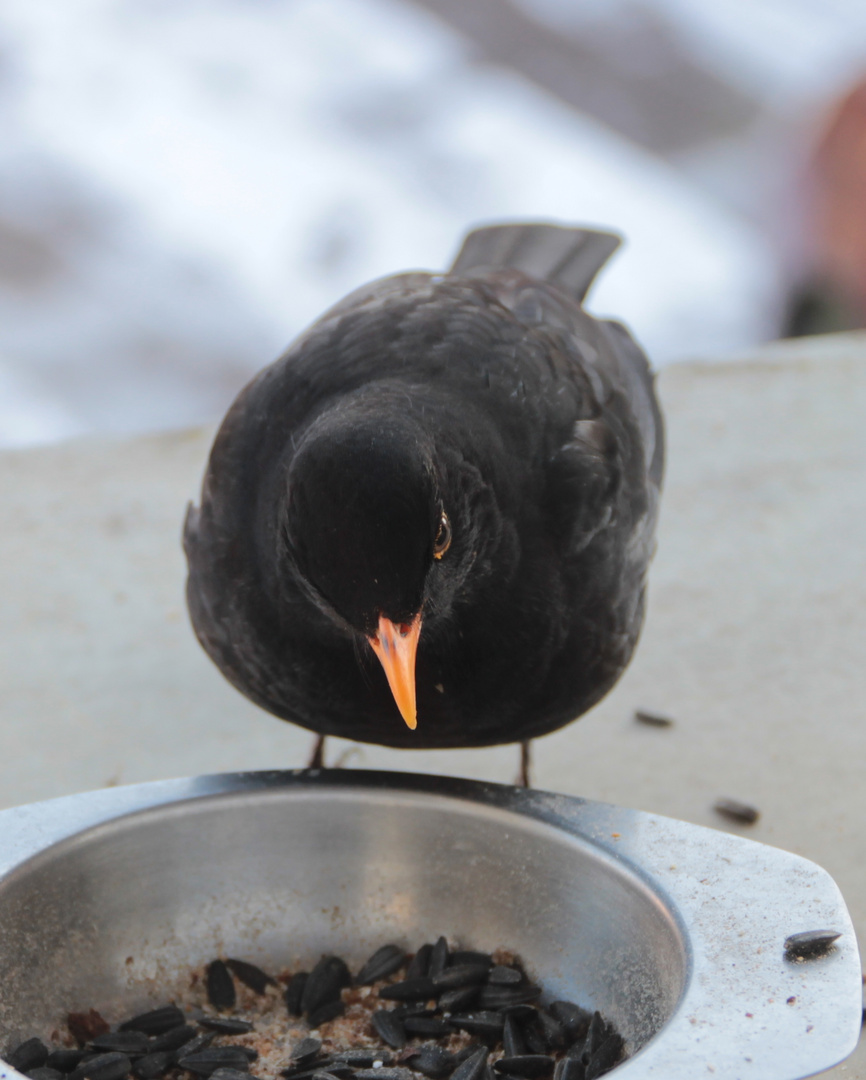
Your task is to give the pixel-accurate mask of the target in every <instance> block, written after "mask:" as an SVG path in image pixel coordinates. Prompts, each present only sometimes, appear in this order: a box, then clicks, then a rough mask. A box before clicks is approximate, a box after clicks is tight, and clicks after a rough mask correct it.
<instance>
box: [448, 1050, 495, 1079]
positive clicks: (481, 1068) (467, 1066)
mask: <svg viewBox="0 0 866 1080" xmlns="http://www.w3.org/2000/svg"><path fill="white" fill-rule="evenodd" d="M487 1054H488V1050H487V1047H486V1046H479V1047H478V1049H477V1050H475V1051H474V1052H473V1053H472V1054H470V1055H469V1057H467V1058H466V1059H465V1060H464V1061H461V1062H460V1064H459V1065H458V1066H457V1068H456V1069H455V1070H454V1072H453V1073H452V1074H451V1080H479V1078H480V1077H482V1076H483V1075H484V1072H485V1069H486V1068H487Z"/></svg>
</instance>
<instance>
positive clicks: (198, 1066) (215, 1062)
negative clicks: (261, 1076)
mask: <svg viewBox="0 0 866 1080" xmlns="http://www.w3.org/2000/svg"><path fill="white" fill-rule="evenodd" d="M178 1065H180V1067H181V1068H182V1069H187V1070H189V1072H194V1073H196V1074H197V1075H198V1076H210V1075H211V1073H214V1072H216V1070H217V1069H220V1068H223V1067H225V1068H227V1069H237V1070H238V1071H239V1072H248V1071H249V1067H250V1059H249V1058H248V1057H247V1055H246V1054H245V1053H243V1051H242V1050H241V1048H240V1047H239V1046H209V1047H208V1048H207V1049H206V1050H200V1051H199V1052H198V1053H197V1054H190V1055H189V1056H188V1057H183V1058H181V1059H180V1060H179V1061H178Z"/></svg>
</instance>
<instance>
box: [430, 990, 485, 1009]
mask: <svg viewBox="0 0 866 1080" xmlns="http://www.w3.org/2000/svg"><path fill="white" fill-rule="evenodd" d="M480 993H481V987H480V986H461V987H459V988H458V989H457V990H446V991H445V993H444V994H443V995H442V997H440V998H439V1008H440V1009H441V1011H442V1012H462V1011H463V1010H464V1009H468V1008H470V1006H472V1005H474V1004H475V1002H476V1001H477V1000H478V995H479V994H480Z"/></svg>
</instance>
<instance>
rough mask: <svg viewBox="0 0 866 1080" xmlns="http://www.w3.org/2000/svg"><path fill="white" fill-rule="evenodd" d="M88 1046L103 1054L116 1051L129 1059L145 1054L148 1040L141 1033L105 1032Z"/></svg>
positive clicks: (148, 1043) (148, 1044)
mask: <svg viewBox="0 0 866 1080" xmlns="http://www.w3.org/2000/svg"><path fill="white" fill-rule="evenodd" d="M90 1045H91V1046H92V1047H93V1049H94V1050H99V1051H101V1052H102V1053H104V1054H107V1053H109V1052H110V1051H112V1050H116V1051H117V1052H118V1053H120V1054H128V1055H129V1056H130V1057H140V1056H141V1055H142V1054H146V1053H147V1051H148V1049H149V1046H150V1040H149V1039H148V1037H147V1036H146V1035H145V1034H144V1032H143V1031H106V1032H105V1033H104V1034H102V1035H97V1036H96V1038H95V1039H94V1040H93V1042H92V1043H91V1044H90Z"/></svg>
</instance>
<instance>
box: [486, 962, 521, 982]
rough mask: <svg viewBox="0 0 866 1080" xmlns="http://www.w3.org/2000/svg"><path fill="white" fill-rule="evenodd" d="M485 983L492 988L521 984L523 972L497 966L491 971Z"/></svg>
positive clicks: (501, 965) (500, 965) (502, 965)
mask: <svg viewBox="0 0 866 1080" xmlns="http://www.w3.org/2000/svg"><path fill="white" fill-rule="evenodd" d="M487 981H488V982H489V983H491V984H493V985H494V986H512V985H514V984H516V983H521V982H523V972H522V971H518V970H517V968H513V967H506V966H505V965H504V964H497V965H496V967H494V968H492V969H491V971H490V974H489V975H488V977H487Z"/></svg>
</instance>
